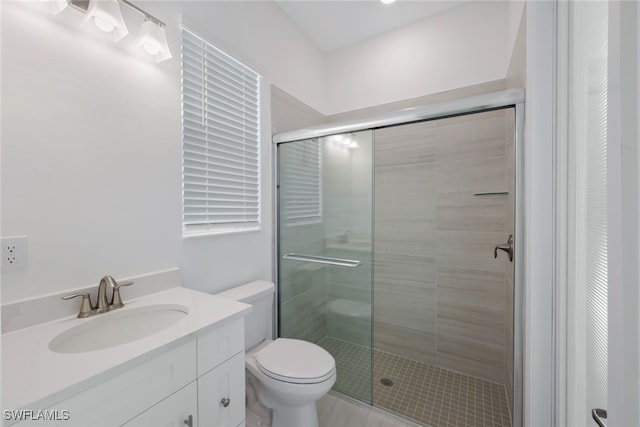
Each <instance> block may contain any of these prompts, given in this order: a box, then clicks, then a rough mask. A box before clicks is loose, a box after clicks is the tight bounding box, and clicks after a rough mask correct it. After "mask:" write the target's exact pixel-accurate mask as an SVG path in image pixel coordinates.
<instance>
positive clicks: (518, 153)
mask: <svg viewBox="0 0 640 427" xmlns="http://www.w3.org/2000/svg"><path fill="white" fill-rule="evenodd" d="M524 102H525V98H524V90H522V89H508V90H504V91H500V92H493V93H488V94H484V95H477V96H471V97H467V98H462V99H459V100H455V101H449V102H443V103H437V104H430V105H426V106H422V107H413V108H406V109H403V110H399V111H394V112H391V113H385V114H381V115H377V116H374V117H371V118H367V119H362V120H352V121H348V122H341V123H334V124H327V125H321V126H314V127H310V128H306V129H300V130H296V131H292V132H284V133H279V134H276V135H274V136H273V139H272V141H273V144H274V145H273V154H272V156H273V157H272V158H273V160H274V162H273V165H274V175H273V179H274V187H275V191H274V193H273V194H274V197H273V200H272V203H273V209H274V215H273V218H274V223H273V230H274V233H275V235H274V239H275V240H274V249H275V250H274V259H273V275H274V281H275V283H276V295H275V302H274V304H275V309H274V313H275V319H274V322H273V334H274V337H277V336H278V321H277V319H278V316H279V313H278V304H277V301H278V297H279V287H278V280H279V277H278V262H279V256H280V241H279V236H280V230H279V223H280V211H279V201H280V191H279V189H278V188H277V187H278V186H277V184H278V183H279V182H280V181H279V159H278V146H279V144H282V143H287V142H293V141H301V140H306V139H312V138H319V137H324V136H330V135H337V134H341V133H345V132H356V131H362V130H372V131H375V130H376V129H380V128H383V127H388V126H395V125H401V124H407V123H414V122H420V121H431V120H439V119H443V118H447V117H455V116H461V115H469V114H475V113H483V112H486V111H491V110H498V109H508V108H513V109H514V114H515V164H514V171H515V193H516V194H515V198H514V199H515V200H514V203H515V207H514V216H515V218H514V228H515V230H514V232H515V236H514V241H515V248H514V253H515V254H514V262H515V265H514V278H513V280H514V290H513V298H514V301H513V306H514V310H513V311H514V319H513V402H511V404H512V408H511V409H512V411H513V413H512V424H513V426H514V427H521V426H522V425H523V373H524V371H523V358H524V347H523V346H524V256H523V255H524V253H523V250H524V191H525V184H524V182H523V178H524V173H523V172H524V169H523V167H524V156H523V153H524V120H525V117H524V111H525V104H524ZM374 135H375V134H374ZM374 144H375V137H374Z"/></svg>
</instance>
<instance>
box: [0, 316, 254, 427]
mask: <svg viewBox="0 0 640 427" xmlns="http://www.w3.org/2000/svg"><path fill="white" fill-rule="evenodd" d="M221 323H222V324H221V325H219V326H217V327H214V328H209V329H208V330H206V331H205V332H200V333H196V334H194V335H191V339H189V340H187V341H184V340H181V341H183V342H182V343H181V344H179V345H176V343H172V344H169V345H168V346H167V347H165V348H167V350H164V351H163V350H162V349H158V350H156V351H155V352H154V354H155V356H149V355H147V356H141V357H140V358H139V359H138V363H136V365H135V366H134V367H132V368H130V369H126V370H119V371H118V372H117V373H115V374H113V376H112V377H110V378H107V379H106V380H103V381H101V382H98V383H97V384H95V385H93V386H88V388H87V389H85V390H82V391H78V392H77V393H76V394H75V395H73V396H72V397H70V398H68V399H66V400H63V401H62V402H60V403H57V404H55V405H54V406H52V407H49V408H48V409H47V413H48V414H52V413H54V414H55V413H56V412H54V411H57V413H58V414H63V411H64V412H65V413H68V418H69V419H68V420H64V419H60V420H57V421H56V420H51V421H46V420H45V421H43V420H24V421H21V422H19V423H17V424H14V425H15V426H19V427H24V426H61V427H62V426H64V427H92V426H93V427H118V426H123V427H125V426H126V427H164V426H166V427H169V426H174V427H186V426H188V425H189V423H191V425H192V427H227V426H228V427H236V426H239V425H244V418H245V390H244V387H245V358H244V320H243V318H241V317H240V318H235V319H234V320H232V321H227V322H221ZM115 370H117V368H115V369H112V370H111V371H109V372H113V371H115ZM109 372H106V373H105V374H108V373H109ZM29 409H31V408H29ZM190 416H191V418H190ZM60 418H62V417H60ZM185 421H186V423H185ZM4 425H5V426H8V425H12V423H11V422H7V421H5V424H4Z"/></svg>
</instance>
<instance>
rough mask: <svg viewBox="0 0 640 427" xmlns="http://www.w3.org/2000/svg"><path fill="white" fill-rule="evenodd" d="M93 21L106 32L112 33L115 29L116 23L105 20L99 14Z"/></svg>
mask: <svg viewBox="0 0 640 427" xmlns="http://www.w3.org/2000/svg"><path fill="white" fill-rule="evenodd" d="M93 22H95V24H96V27H98V29H99V30H100V31H104V32H105V33H110V32H111V31H113V28H114V25H113V24H112V23H111V22H109V21H105V20H104V19H102V18H100V17H98V16H96V17H94V18H93Z"/></svg>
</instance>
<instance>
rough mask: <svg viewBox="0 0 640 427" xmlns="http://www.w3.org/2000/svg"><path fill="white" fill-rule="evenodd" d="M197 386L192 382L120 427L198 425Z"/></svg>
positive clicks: (182, 426)
mask: <svg viewBox="0 0 640 427" xmlns="http://www.w3.org/2000/svg"><path fill="white" fill-rule="evenodd" d="M197 402H198V386H197V384H196V382H195V381H194V382H192V383H191V384H189V385H188V386H186V387H185V388H183V389H182V390H180V391H177V392H175V393H174V394H172V395H171V396H169V397H167V398H166V399H164V400H163V401H162V402H160V403H158V404H157V405H154V406H153V407H151V408H149V409H147V410H146V411H144V412H143V413H142V414H140V415H138V416H137V417H135V418H134V419H132V420H131V421H129V422H128V423H126V424H124V425H123V426H122V427H185V426H186V425H188V420H189V416H191V426H192V427H195V426H197V425H198V420H197V417H198V407H197Z"/></svg>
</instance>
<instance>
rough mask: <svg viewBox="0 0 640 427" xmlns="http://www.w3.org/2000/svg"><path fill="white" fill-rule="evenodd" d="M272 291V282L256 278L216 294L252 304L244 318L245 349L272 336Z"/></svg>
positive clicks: (273, 286)
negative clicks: (250, 309)
mask: <svg viewBox="0 0 640 427" xmlns="http://www.w3.org/2000/svg"><path fill="white" fill-rule="evenodd" d="M274 293H275V285H274V284H273V283H272V282H267V281H264V280H256V281H255V282H250V283H247V284H245V285H240V286H237V287H235V288H231V289H228V290H226V291H224V292H220V293H219V294H216V296H219V297H222V298H228V299H232V300H234V301H240V302H243V303H245V304H251V305H252V306H253V310H252V311H251V312H250V313H249V314H248V315H247V316H245V318H244V348H245V350H248V349H250V348H252V347H254V346H256V345H258V344H259V343H261V342H262V341H264V340H265V339H271V338H272V333H273V332H272V331H273V295H274Z"/></svg>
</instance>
